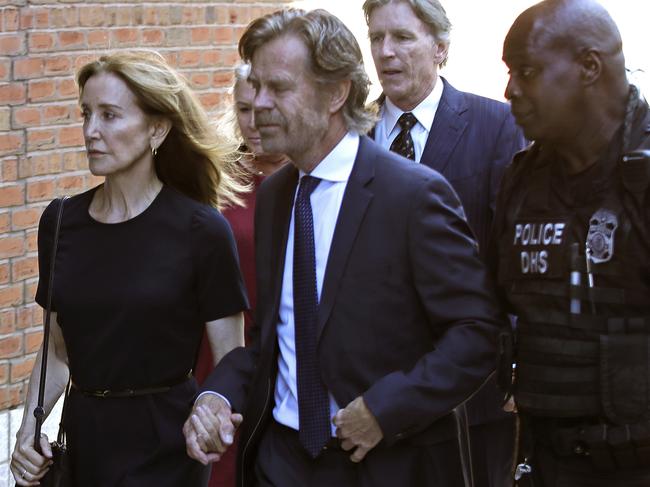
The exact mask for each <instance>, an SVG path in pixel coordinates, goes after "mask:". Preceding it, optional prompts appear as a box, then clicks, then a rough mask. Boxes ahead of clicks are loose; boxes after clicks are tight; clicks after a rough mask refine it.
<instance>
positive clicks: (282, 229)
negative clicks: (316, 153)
mask: <svg viewBox="0 0 650 487" xmlns="http://www.w3.org/2000/svg"><path fill="white" fill-rule="evenodd" d="M281 170H282V169H281ZM281 176H282V181H281V183H280V184H279V185H278V190H277V193H276V197H275V199H274V207H273V224H272V226H271V233H272V236H271V249H272V250H271V262H272V263H274V265H273V267H272V268H271V275H272V276H273V278H272V279H273V280H272V283H273V313H270V315H268V316H271V317H272V318H273V320H275V321H277V316H278V312H279V310H278V308H279V305H280V293H281V292H282V280H283V278H284V261H285V257H286V254H287V238H288V236H289V225H290V223H291V209H292V208H293V199H294V197H295V193H296V185H297V184H298V170H297V169H296V168H295V167H294V166H291V165H290V166H288V167H287V169H286V173H285V174H282V175H281Z"/></svg>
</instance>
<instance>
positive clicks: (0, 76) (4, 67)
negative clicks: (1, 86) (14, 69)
mask: <svg viewBox="0 0 650 487" xmlns="http://www.w3.org/2000/svg"><path fill="white" fill-rule="evenodd" d="M10 69H11V61H9V59H0V81H8V80H9V71H10Z"/></svg>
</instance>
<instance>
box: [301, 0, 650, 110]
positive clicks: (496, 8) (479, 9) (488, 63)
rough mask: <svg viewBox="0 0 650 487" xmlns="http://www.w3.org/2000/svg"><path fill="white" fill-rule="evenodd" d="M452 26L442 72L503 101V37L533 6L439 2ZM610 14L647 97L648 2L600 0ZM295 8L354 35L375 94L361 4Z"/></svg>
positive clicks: (508, 1)
mask: <svg viewBox="0 0 650 487" xmlns="http://www.w3.org/2000/svg"><path fill="white" fill-rule="evenodd" d="M442 3H443V5H444V7H445V9H446V10H447V14H448V16H449V19H450V20H451V22H452V24H453V29H452V34H451V49H450V55H449V62H448V64H447V66H446V67H445V68H444V69H443V71H442V74H443V75H444V76H445V77H447V78H448V79H449V81H450V82H451V83H452V84H454V86H456V87H457V88H459V89H461V90H464V91H471V92H474V93H478V94H481V95H485V96H489V97H491V98H496V99H503V91H504V89H505V85H506V82H507V69H506V67H505V65H504V64H503V63H502V62H501V48H502V44H503V39H504V37H505V35H506V33H507V32H508V29H509V28H510V25H512V22H513V21H514V19H515V18H516V17H517V15H519V14H520V13H521V12H522V11H523V10H525V9H526V8H527V7H529V6H530V5H533V4H534V3H536V1H532V0H494V1H491V2H488V1H485V0H442ZM601 3H602V4H603V5H604V6H605V8H607V9H608V10H609V12H610V13H611V14H612V16H613V17H614V19H615V20H616V22H617V23H618V26H619V28H620V30H621V34H622V36H623V45H624V51H625V55H626V58H627V66H628V68H630V69H643V70H644V71H645V74H639V75H638V76H637V80H636V82H637V84H640V85H641V87H642V89H643V91H644V92H645V94H646V96H647V97H650V53H649V52H648V51H649V49H650V24H649V22H650V1H648V0H601ZM294 5H296V6H298V7H301V8H306V9H313V8H324V9H327V10H329V11H330V12H332V13H333V14H335V15H336V16H338V17H339V18H340V19H341V20H342V21H343V22H345V24H346V25H347V26H348V27H349V28H350V30H352V32H353V33H354V35H355V36H356V37H357V39H358V41H359V44H360V45H361V48H362V50H363V51H364V59H365V63H366V66H367V69H368V73H369V75H371V79H372V80H373V83H374V84H373V89H372V91H371V96H373V97H374V96H376V95H377V94H378V93H379V87H378V86H379V84H378V82H377V77H376V75H375V72H374V65H373V63H372V58H371V56H370V50H369V45H368V39H367V31H366V24H365V20H364V18H363V13H362V10H361V6H362V5H363V0H302V1H297V2H294Z"/></svg>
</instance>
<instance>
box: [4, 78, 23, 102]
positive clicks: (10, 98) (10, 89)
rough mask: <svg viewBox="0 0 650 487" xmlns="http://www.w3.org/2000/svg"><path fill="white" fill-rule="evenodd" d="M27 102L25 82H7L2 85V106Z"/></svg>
mask: <svg viewBox="0 0 650 487" xmlns="http://www.w3.org/2000/svg"><path fill="white" fill-rule="evenodd" d="M23 103H25V84H24V83H5V84H2V85H0V106H2V105H20V104H23Z"/></svg>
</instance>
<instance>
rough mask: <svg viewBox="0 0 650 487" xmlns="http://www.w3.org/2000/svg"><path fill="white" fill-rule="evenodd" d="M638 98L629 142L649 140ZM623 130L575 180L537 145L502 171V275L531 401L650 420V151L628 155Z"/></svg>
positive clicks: (521, 378) (524, 389)
mask: <svg viewBox="0 0 650 487" xmlns="http://www.w3.org/2000/svg"><path fill="white" fill-rule="evenodd" d="M641 108H643V110H642V111H641V112H640V114H639V116H637V117H636V122H635V124H634V125H635V126H634V129H633V136H634V138H633V139H632V140H633V144H634V145H631V147H633V148H639V147H644V146H646V145H647V146H648V148H649V149H650V114H648V107H647V105H646V104H645V103H643V106H642V107H640V108H639V110H641ZM621 132H623V131H621ZM621 139H622V134H619V137H618V143H617V144H614V145H615V147H613V148H612V150H611V151H610V154H609V156H608V157H605V158H604V160H603V161H601V162H600V163H599V164H597V165H596V168H592V169H591V171H596V172H595V173H594V174H591V175H589V174H583V175H580V176H578V177H577V178H576V179H577V181H572V180H571V178H570V177H568V176H563V175H562V174H563V172H562V168H561V167H559V166H558V165H560V164H562V163H561V161H559V160H557V157H556V156H554V155H553V154H552V153H550V152H548V153H547V152H545V151H544V149H543V148H540V147H536V146H533V147H532V148H530V149H529V150H528V151H527V152H526V153H523V154H521V155H519V160H518V161H516V162H515V165H516V166H517V167H516V168H515V169H514V170H513V171H512V172H511V174H509V176H508V179H506V180H505V181H504V192H505V193H506V194H507V197H506V198H505V199H504V200H503V202H502V207H501V212H502V214H503V215H505V218H504V219H502V220H501V221H500V222H499V227H498V232H499V233H498V235H499V237H498V252H499V268H498V280H499V285H500V287H501V289H503V290H504V291H505V294H506V297H507V300H508V302H509V304H510V306H511V311H512V312H513V313H514V314H515V315H516V316H517V325H516V326H517V328H516V330H517V331H516V337H517V338H516V374H515V376H516V379H515V390H514V393H515V399H516V402H517V406H518V408H519V409H520V411H522V412H527V413H529V414H533V415H537V416H546V417H555V418H565V417H566V418H585V417H586V418H594V419H600V420H603V419H605V418H606V419H607V420H608V421H609V422H611V423H614V424H631V423H637V422H640V421H650V189H649V186H650V153H648V155H649V157H648V158H647V159H644V158H643V157H640V158H637V159H636V160H634V161H627V160H626V162H623V158H624V157H625V153H624V154H623V156H620V153H621V149H620V147H621V144H622V143H621ZM627 152H629V151H627ZM587 171H589V170H587ZM580 178H582V181H580ZM585 180H586V182H585Z"/></svg>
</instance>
